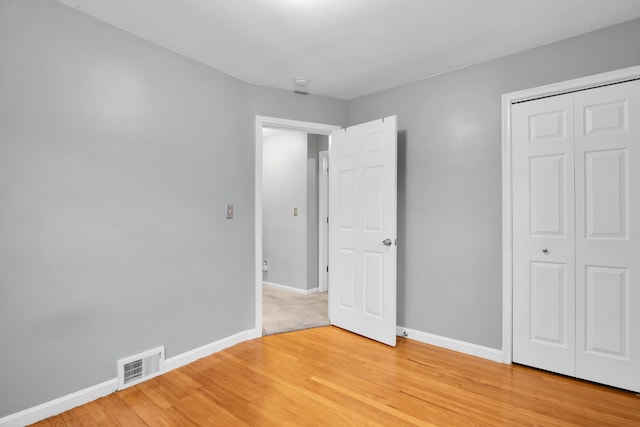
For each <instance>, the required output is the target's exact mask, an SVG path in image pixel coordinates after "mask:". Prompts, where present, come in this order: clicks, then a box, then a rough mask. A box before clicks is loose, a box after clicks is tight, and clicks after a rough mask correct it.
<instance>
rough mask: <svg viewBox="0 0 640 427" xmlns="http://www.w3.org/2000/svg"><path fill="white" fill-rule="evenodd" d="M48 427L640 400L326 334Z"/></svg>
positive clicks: (622, 422) (635, 403)
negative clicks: (54, 426) (53, 426)
mask: <svg viewBox="0 0 640 427" xmlns="http://www.w3.org/2000/svg"><path fill="white" fill-rule="evenodd" d="M37 425H39V426H48V425H56V426H75V425H100V426H102V425H104V426H110V425H113V426H146V425H150V426H183V425H196V426H216V425H221V426H229V425H233V426H243V425H246V426H286V425H296V426H316V425H318V426H320V425H322V426H329V425H357V426H359V425H371V426H389V425H394V426H412V425H413V426H453V425H455V426H465V425H469V426H505V425H508V426H512V425H517V426H563V427H564V426H598V427H600V426H640V396H638V395H636V394H634V393H631V392H626V391H623V390H618V389H614V388H611V387H606V386H601V385H597V384H592V383H589V382H586V381H580V380H576V379H573V378H568V377H564V376H561V375H556V374H551V373H547V372H543V371H539V370H535V369H532V368H527V367H523V366H518V365H504V364H501V363H495V362H491V361H488V360H484V359H481V358H477V357H473V356H469V355H465V354H460V353H456V352H453V351H449V350H445V349H442V348H438V347H433V346H429V345H426V344H421V343H418V342H415V341H411V340H407V339H402V338H400V339H398V345H397V347H395V348H391V347H388V346H385V345H382V344H379V343H376V342H373V341H370V340H367V339H365V338H363V337H360V336H357V335H354V334H351V333H349V332H347V331H344V330H341V329H338V328H335V327H325V328H316V329H309V330H304V331H298V332H294V333H289V334H281V335H271V336H267V337H263V338H258V339H255V340H252V341H247V342H244V343H242V344H239V345H237V346H234V347H231V348H229V349H226V350H224V351H222V352H219V353H216V354H214V355H212V356H209V357H207V358H204V359H201V360H199V361H196V362H194V363H192V364H190V365H187V366H184V367H182V368H179V369H177V370H174V371H171V372H168V373H166V374H164V375H162V376H160V377H157V378H153V379H151V380H149V381H146V382H144V383H141V384H138V385H137V386H133V387H131V388H129V389H126V390H123V391H121V392H118V393H114V394H112V395H110V396H107V397H104V398H102V399H98V400H96V401H95V402H91V403H89V404H87V405H84V406H81V407H78V408H75V409H73V410H71V411H68V412H66V413H64V414H60V415H58V416H56V417H52V418H50V419H48V420H45V421H43V422H41V423H39V424H37Z"/></svg>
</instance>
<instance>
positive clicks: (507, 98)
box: [502, 66, 640, 363]
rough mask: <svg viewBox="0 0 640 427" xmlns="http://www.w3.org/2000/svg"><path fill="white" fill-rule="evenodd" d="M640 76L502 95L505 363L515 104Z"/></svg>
mask: <svg viewBox="0 0 640 427" xmlns="http://www.w3.org/2000/svg"><path fill="white" fill-rule="evenodd" d="M639 78H640V66H635V67H629V68H623V69H621V70H616V71H611V72H608V73H602V74H596V75H593V76H588V77H582V78H579V79H574V80H568V81H565V82H561V83H554V84H550V85H546V86H540V87H536V88H532V89H526V90H521V91H518V92H511V93H507V94H504V95H502V362H503V363H512V361H513V354H512V349H513V347H512V345H513V298H512V297H513V211H512V206H513V199H512V182H511V177H512V162H511V104H513V103H517V102H522V101H530V100H533V99H537V98H542V97H546V96H553V95H559V94H562V93H567V92H575V91H579V90H584V89H591V88H594V87H598V86H604V85H608V84H613V83H621V82H624V81H626V80H635V79H639Z"/></svg>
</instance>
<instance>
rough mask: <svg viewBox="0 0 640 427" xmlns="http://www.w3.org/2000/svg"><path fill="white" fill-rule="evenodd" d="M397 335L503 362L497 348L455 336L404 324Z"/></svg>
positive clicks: (398, 329)
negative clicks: (431, 332)
mask: <svg viewBox="0 0 640 427" xmlns="http://www.w3.org/2000/svg"><path fill="white" fill-rule="evenodd" d="M396 335H398V336H399V337H406V338H409V339H412V340H416V341H420V342H422V343H425V344H431V345H435V346H437V347H443V348H446V349H449V350H453V351H457V352H460V353H465V354H469V355H471V356H476V357H482V358H483V359H488V360H492V361H494V362H499V363H502V351H501V350H496V349H495V348H491V347H485V346H482V345H478V344H472V343H468V342H465V341H458V340H454V339H453V338H447V337H442V336H439V335H434V334H430V333H427V332H422V331H417V330H415V329H409V328H405V327H403V326H398V327H397V328H396Z"/></svg>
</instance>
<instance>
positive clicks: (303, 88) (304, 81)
mask: <svg viewBox="0 0 640 427" xmlns="http://www.w3.org/2000/svg"><path fill="white" fill-rule="evenodd" d="M293 86H294V88H293V91H294V92H295V93H299V94H302V95H308V94H309V92H308V91H307V87H308V86H309V79H308V78H306V77H296V78H295V79H293Z"/></svg>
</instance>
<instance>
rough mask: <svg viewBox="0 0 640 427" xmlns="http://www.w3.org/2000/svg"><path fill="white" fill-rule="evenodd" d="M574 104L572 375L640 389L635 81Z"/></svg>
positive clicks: (639, 118)
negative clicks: (574, 198) (574, 369)
mask: <svg viewBox="0 0 640 427" xmlns="http://www.w3.org/2000/svg"><path fill="white" fill-rule="evenodd" d="M574 99H575V121H576V122H575V125H576V126H575V151H576V177H580V179H576V261H577V265H576V297H577V300H576V301H577V312H576V316H577V317H576V337H577V353H576V375H577V376H578V377H580V378H585V379H589V380H592V381H597V382H600V383H605V384H609V385H613V386H616V387H621V388H626V389H631V390H635V391H640V151H639V150H640V146H639V145H640V81H634V82H628V83H623V84H617V85H612V86H606V87H601V88H597V89H592V90H588V91H583V92H578V93H576V94H575V98H574Z"/></svg>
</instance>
